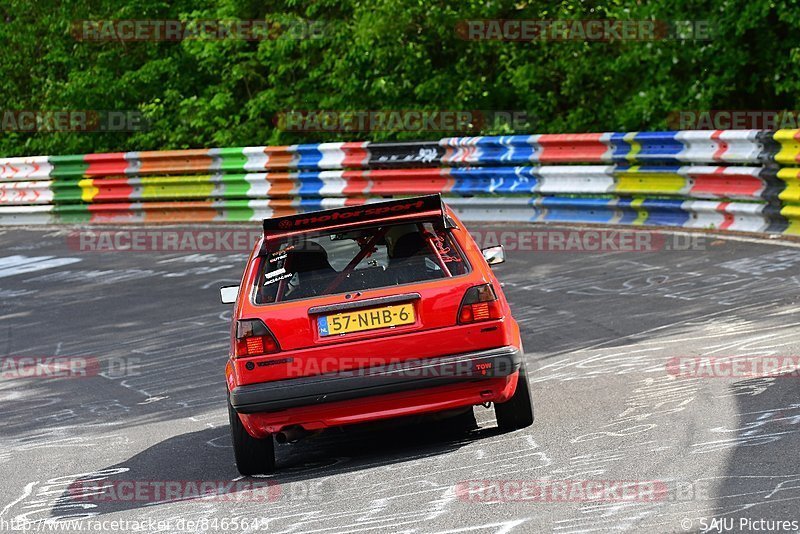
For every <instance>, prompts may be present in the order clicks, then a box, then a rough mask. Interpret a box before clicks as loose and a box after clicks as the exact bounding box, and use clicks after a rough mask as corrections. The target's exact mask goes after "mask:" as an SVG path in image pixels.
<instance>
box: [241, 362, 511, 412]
mask: <svg viewBox="0 0 800 534" xmlns="http://www.w3.org/2000/svg"><path fill="white" fill-rule="evenodd" d="M522 356H523V355H522V352H521V351H520V349H519V348H517V347H514V346H507V347H500V348H496V349H489V350H482V351H477V352H468V353H463V354H454V355H450V356H441V357H437V358H426V359H424V360H406V361H403V362H400V363H396V364H389V365H381V366H376V367H369V368H366V369H358V370H353V371H346V372H338V373H328V374H323V375H317V376H309V377H301V378H293V379H287V380H278V381H273V382H263V383H259V384H249V385H244V386H238V387H236V388H234V389H233V390H232V391H231V393H230V401H231V405H232V406H233V408H234V410H236V411H237V412H238V413H240V414H255V413H264V412H275V411H279V410H286V409H290V408H299V407H306V406H316V405H319V404H324V403H331V402H339V401H347V400H353V399H360V398H364V397H373V396H377V395H387V394H392V393H401V392H406V391H413V390H419V389H423V388H432V387H438V386H446V385H451V384H459V383H462V384H463V383H469V382H480V381H484V380H487V379H493V378H504V377H509V376H511V375H513V374H514V373H516V372H517V371H518V370H519V368H520V365H521V364H522Z"/></svg>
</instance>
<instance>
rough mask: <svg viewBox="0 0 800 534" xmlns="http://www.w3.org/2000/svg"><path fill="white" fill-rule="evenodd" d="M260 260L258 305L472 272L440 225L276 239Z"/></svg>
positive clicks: (380, 227) (414, 224)
mask: <svg viewBox="0 0 800 534" xmlns="http://www.w3.org/2000/svg"><path fill="white" fill-rule="evenodd" d="M260 261H261V265H260V267H259V275H258V279H257V280H256V287H255V299H254V300H255V303H256V304H270V303H273V302H285V301H290V300H299V299H305V298H310V297H319V296H322V295H333V294H336V293H344V292H351V291H363V290H367V289H377V288H382V287H391V286H399V285H403V284H411V283H415V282H425V281H428V280H436V279H439V278H446V277H448V276H459V275H462V274H465V273H467V272H468V271H469V269H470V266H469V264H468V263H467V260H466V258H465V257H464V255H463V254H462V253H461V250H460V249H459V248H458V246H457V245H456V243H455V240H454V239H453V237H452V236H451V235H450V233H449V231H448V230H445V229H444V227H443V225H442V223H441V222H423V223H411V224H408V223H406V224H393V225H384V226H376V227H372V228H361V229H358V230H353V231H348V232H344V233H330V232H318V233H314V234H308V235H304V236H301V237H299V238H298V237H293V238H287V239H284V240H274V241H270V243H269V245H268V247H267V249H266V250H265V254H264V255H263V256H262V257H261V260H260Z"/></svg>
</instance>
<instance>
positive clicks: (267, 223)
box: [264, 194, 451, 238]
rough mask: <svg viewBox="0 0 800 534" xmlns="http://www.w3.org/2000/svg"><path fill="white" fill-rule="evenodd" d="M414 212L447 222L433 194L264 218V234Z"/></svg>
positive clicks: (268, 235)
mask: <svg viewBox="0 0 800 534" xmlns="http://www.w3.org/2000/svg"><path fill="white" fill-rule="evenodd" d="M415 215H419V216H436V217H441V218H442V219H443V220H444V221H445V227H448V226H450V225H451V223H450V222H449V220H448V218H447V217H446V216H445V209H444V204H443V201H442V197H441V195H439V194H436V195H426V196H420V197H410V198H402V199H398V200H387V201H385V202H373V203H369V204H361V205H358V206H346V207H342V208H335V209H330V210H323V211H314V212H309V213H300V214H297V215H287V216H284V217H274V218H272V219H264V237H265V238H270V237H274V236H276V235H280V234H287V233H292V232H308V231H311V230H318V229H321V228H329V227H331V226H339V225H344V224H346V225H348V226H349V225H351V224H358V223H369V222H373V221H380V220H383V219H395V218H398V217H410V216H415Z"/></svg>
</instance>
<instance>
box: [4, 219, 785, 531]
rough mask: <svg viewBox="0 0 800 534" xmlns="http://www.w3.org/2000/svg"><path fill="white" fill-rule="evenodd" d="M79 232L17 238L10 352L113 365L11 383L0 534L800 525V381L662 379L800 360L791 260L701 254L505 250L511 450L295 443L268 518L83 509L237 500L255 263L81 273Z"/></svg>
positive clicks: (174, 261)
mask: <svg viewBox="0 0 800 534" xmlns="http://www.w3.org/2000/svg"><path fill="white" fill-rule="evenodd" d="M68 232H69V231H68V230H65V229H59V228H51V227H48V228H27V229H25V228H14V229H4V230H0V325H1V326H2V331H1V332H0V353H2V355H4V356H6V357H8V356H11V357H25V356H35V357H46V356H61V357H88V358H96V359H97V360H96V361H97V362H98V365H99V373H100V374H98V375H96V376H90V377H86V378H7V377H4V378H3V379H2V380H0V413H2V422H0V479H2V483H1V484H0V530H9V526H10V525H12V523H10V522H11V521H14V520H17V521H20V520H21V519H25V520H28V521H34V522H41V521H42V520H45V519H48V518H51V519H53V518H54V519H56V520H58V521H66V520H69V519H70V518H74V517H84V518H88V519H87V520H85V521H84V524H85V525H86V526H84V527H82V528H84V529H86V530H88V529H89V528H90V526H89V523H88V521H89V520H95V521H101V520H106V521H112V520H128V521H145V522H146V521H148V520H150V521H153V522H155V521H162V524H161V528H163V530H164V531H168V532H176V531H178V529H179V528H181V525H184V526H186V525H187V523H186V521H197V523H196V524H194V525H192V524H189V528H187V530H188V531H192V532H201V531H203V529H205V528H208V529H209V531H217V532H224V531H236V532H241V531H245V530H249V531H260V532H302V533H323V532H324V533H329V532H430V533H434V532H476V533H490V532H560V533H568V532H586V531H629V532H700V531H702V530H703V527H704V526H709V527H711V526H714V525H716V526H719V527H722V526H725V527H728V526H733V528H732V529H727V528H726V529H723V530H721V531H723V532H755V531H756V530H757V529H758V528H759V523H757V522H758V521H759V520H768V521H772V522H773V523H772V525H773V527H774V528H773V529H772V530H771V531H772V532H788V531H792V527H791V525H777V524H775V523H774V522H775V521H797V520H798V519H800V512H798V510H799V509H800V466H798V451H800V439H799V437H800V433H798V430H800V394H799V393H800V381H798V380H797V379H796V378H791V377H788V376H773V377H760V378H759V377H755V378H741V377H740V378H733V379H729V378H710V377H707V376H701V377H695V378H691V377H690V378H686V377H678V376H675V374H674V373H670V372H669V371H668V367H667V362H669V361H670V359H671V358H675V357H696V356H714V357H729V356H740V355H778V356H797V355H799V354H800V346H799V344H798V335H797V318H798V314H797V307H798V292H799V290H800V274H798V273H800V271H798V266H800V249H799V248H796V247H794V246H791V245H787V244H783V243H781V242H777V241H772V242H770V241H766V240H740V239H730V238H719V237H707V238H703V239H702V244H700V245H697V246H695V247H694V248H695V249H692V250H683V251H678V250H668V249H663V250H659V251H651V252H624V253H581V252H546V253H545V252H537V253H533V252H528V251H525V252H511V253H510V254H509V261H508V262H507V263H506V264H505V265H502V266H499V267H498V273H499V276H500V278H501V280H502V281H503V282H504V283H505V291H506V294H507V295H508V297H509V299H510V301H511V303H512V308H513V309H514V310H515V316H516V318H517V319H518V320H519V322H520V323H521V325H522V332H523V339H524V344H525V348H526V352H527V359H528V367H529V369H530V371H531V375H532V386H533V394H534V399H535V403H536V422H535V423H534V425H533V426H532V427H530V428H528V429H525V430H521V431H516V432H512V433H506V434H502V433H499V432H498V431H497V429H496V427H495V421H494V416H493V410H487V409H484V408H482V407H478V408H476V409H475V410H474V412H475V418H476V422H477V427H476V428H473V427H472V426H471V425H470V424H469V421H467V422H464V421H461V420H454V421H450V422H448V423H438V422H416V423H413V424H405V425H397V426H389V427H385V426H384V427H379V428H356V429H352V430H351V431H350V432H347V433H342V432H332V431H331V432H328V433H325V434H322V435H318V436H315V437H314V438H311V439H309V440H305V441H301V442H298V443H296V444H290V445H279V446H278V448H277V458H278V460H277V461H278V468H279V471H278V472H277V473H276V474H275V475H274V476H271V477H269V480H270V481H272V482H271V483H273V484H274V485H273V486H272V490H274V492H273V493H270V495H271V497H270V500H269V501H267V502H264V501H263V500H261V501H259V500H257V499H255V498H250V499H248V498H247V497H246V496H247V491H249V490H241V495H239V497H243V498H238V499H237V491H236V490H231V491H230V492H226V491H223V492H221V493H220V494H218V495H211V496H209V497H205V498H201V499H196V498H195V499H187V500H177V501H176V500H174V499H173V500H163V499H162V500H158V499H153V498H149V497H144V498H139V499H136V498H131V497H130V495H128V496H127V497H124V496H122V495H121V494H120V495H117V496H116V497H113V495H112V496H111V497H109V496H106V497H105V498H103V499H94V500H91V499H88V500H87V499H86V498H83V499H82V498H78V497H80V495H78V497H76V494H75V492H74V491H73V490H74V488H75V484H76V483H80V482H81V481H111V482H110V483H111V484H117V485H119V481H133V482H135V481H234V480H239V478H240V477H239V476H238V473H237V471H236V469H235V466H234V463H233V453H232V449H231V444H230V438H229V431H228V422H227V416H226V411H225V394H224V378H223V367H224V363H225V359H226V344H227V335H228V328H229V317H230V309H229V307H228V306H224V305H221V304H219V302H218V292H217V287H218V286H219V285H222V284H224V283H226V282H233V283H236V282H238V279H239V276H240V274H241V272H242V269H243V263H244V260H245V255H244V254H230V253H211V254H184V253H166V252H119V253H113V254H108V253H97V252H80V251H76V250H75V249H74V247H70V246H68V244H67V239H66V235H67V233H68ZM698 249H699V250H698ZM24 265H27V266H28V267H24V268H23V266H24ZM113 362H116V363H113ZM120 362H123V363H125V364H126V365H127V367H126V368H125V372H122V371H120V365H121V364H120ZM114 365H116V369H115V368H114ZM134 367H135V369H134ZM120 375H122V376H120ZM264 480H265V479H258V481H259V482H260V483H264ZM470 480H526V481H541V480H549V481H551V482H552V483H553V487H561V488H564V487H565V486H563V484H564V483H567V482H569V481H581V480H583V481H594V482H602V481H605V482H612V483H613V482H614V481H639V482H642V483H644V482H648V481H650V482H652V481H656V482H657V483H659V484H662V485H663V487H666V488H668V491H667V493H665V494H660V496H659V498H656V499H647V498H646V495H644V494H642V493H641V492H640V493H637V496H636V498H634V499H630V498H628V499H620V498H616V497H614V494H613V493H610V494H607V498H605V499H599V500H598V499H588V498H581V496H580V493H578V494H574V495H571V496H570V497H565V496H564V495H560V494H557V493H556V494H552V493H548V494H547V496H546V497H544V498H537V499H532V500H527V501H520V500H519V499H517V500H515V499H513V498H510V497H509V494H504V495H505V498H504V500H503V502H493V503H491V502H483V501H481V502H477V501H476V500H474V499H473V500H469V499H467V498H465V497H464V494H463V493H459V491H458V490H459V488H460V487H461V488H463V483H464V481H470ZM559 483H562V485H561V486H557V484H559ZM460 484H461V485H460ZM81 487H82V486H81ZM569 487H570V488H572V490H574V486H569ZM612 487H613V486H612ZM659 487H661V486H659ZM272 490H271V491H272ZM572 490H571V491H572ZM548 491H549V490H548ZM120 493H121V492H120ZM477 495H483V496H484V497H486V496H487V495H489V494H488V493H486V494H481V493H478V494H477ZM542 495H544V494H542ZM495 496H496V495H495ZM714 519H716V520H718V521H719V522H718V523H712V521H713V520H714ZM181 520H182V521H184V523H182V524H181V523H178V521H181ZM203 520H206V522H205V523H203ZM214 520H216V523H214ZM222 520H227V521H226V522H225V523H224V524H223V523H221V521H222ZM722 520H726V521H727V522H726V523H723V522H722ZM166 521H172V522H173V523H171V524H170V525H169V526H165V523H164V522H166ZM235 521H239V522H240V527H241V525H242V524H244V523H248V524H247V525H245V526H248V527H250V528H247V529H242V528H238V529H237V528H233V526H232V525H233V524H234V522H235ZM742 521H750V522H749V523H747V522H745V523H742ZM754 522H755V523H754ZM149 524H150V525H151V527H150V528H148V529H147V530H150V531H152V530H153V528H152V526H153V525H156V526H155V529H158V528H159V526H158V525H157V524H156V523H149ZM253 524H255V525H256V528H252V526H253ZM760 525H761V531H762V532H764V531H766V528H765V527H766V526H768V525H766V524H764V523H760ZM214 526H216V528H214ZM787 526H788V527H789V529H784V528H783V527H787ZM113 527H114V525H113V524H111V525H110V526H107V530H106V531H112V529H113ZM794 528H795V529H796V527H794ZM42 531H46V530H42ZM72 531H77V529H75V528H73V529H72ZM128 531H132V529H131V527H129V528H128ZM713 531H717V530H713Z"/></svg>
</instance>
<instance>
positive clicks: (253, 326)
mask: <svg viewBox="0 0 800 534" xmlns="http://www.w3.org/2000/svg"><path fill="white" fill-rule="evenodd" d="M280 350H281V348H280V347H279V346H278V342H277V341H276V340H275V336H273V335H272V332H270V331H269V328H267V325H265V324H264V322H263V321H261V320H260V319H242V320H240V321H237V322H236V357H237V358H240V357H242V356H260V355H262V354H270V353H272V352H278V351H280Z"/></svg>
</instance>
